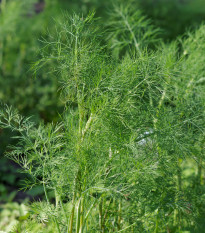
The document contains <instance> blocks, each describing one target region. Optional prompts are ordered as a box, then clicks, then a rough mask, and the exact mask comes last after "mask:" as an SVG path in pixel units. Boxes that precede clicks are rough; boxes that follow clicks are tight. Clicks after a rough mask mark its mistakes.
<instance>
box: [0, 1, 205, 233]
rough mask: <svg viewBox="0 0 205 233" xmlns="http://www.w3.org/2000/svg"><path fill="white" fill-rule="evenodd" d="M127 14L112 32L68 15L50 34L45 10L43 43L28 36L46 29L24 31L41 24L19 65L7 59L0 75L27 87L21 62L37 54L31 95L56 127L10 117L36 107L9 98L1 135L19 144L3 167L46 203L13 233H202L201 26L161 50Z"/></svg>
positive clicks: (156, 37) (137, 18) (152, 32)
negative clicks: (9, 166) (11, 164)
mask: <svg viewBox="0 0 205 233" xmlns="http://www.w3.org/2000/svg"><path fill="white" fill-rule="evenodd" d="M34 2H35V1H34ZM93 2H94V1H93ZM9 3H10V5H8V6H7V7H10V6H11V7H12V4H15V2H14V1H11V2H9ZM55 3H56V2H55V1H54V2H53V4H55ZM56 4H57V3H56ZM105 4H108V3H107V1H105ZM131 4H132V1H128V3H125V2H124V1H118V3H116V4H113V5H112V6H111V7H112V8H111V9H110V11H109V13H108V14H107V19H106V21H107V22H109V23H108V24H104V23H103V20H102V19H99V18H95V14H94V12H90V13H89V14H87V16H86V17H85V16H84V15H83V16H82V14H74V13H72V14H70V13H61V14H60V16H59V17H56V19H55V20H53V21H52V22H51V21H50V20H49V17H50V13H49V8H48V9H47V10H48V11H46V10H45V12H44V13H43V14H46V12H47V14H48V25H49V24H55V25H54V27H51V30H49V32H48V33H47V34H45V35H44V37H43V39H41V41H40V42H39V41H37V40H36V38H33V39H32V41H27V40H26V38H24V37H23V36H22V35H26V33H29V32H30V33H33V32H34V31H35V30H36V31H38V30H39V27H40V26H41V25H40V23H41V20H42V19H41V18H35V17H34V18H32V17H31V18H30V19H29V20H31V21H34V20H39V22H38V24H34V27H36V28H35V30H34V29H33V30H32V31H29V30H27V29H26V25H25V28H23V29H22V32H21V33H22V34H19V39H21V40H22V44H24V46H22V48H20V54H22V58H21V59H20V60H19V63H16V62H13V63H11V62H10V63H9V62H7V60H6V59H7V54H8V56H9V52H8V53H2V54H1V55H2V57H4V59H2V60H0V61H1V62H2V64H3V65H2V69H1V73H3V76H4V77H5V75H8V76H9V75H11V76H13V74H11V72H14V69H17V70H18V72H17V73H16V75H17V76H16V77H17V78H16V79H15V80H17V81H18V80H19V79H20V78H21V77H22V75H23V77H27V75H28V73H26V72H25V70H21V68H22V67H23V69H25V66H21V64H23V63H24V62H25V60H26V56H29V57H30V56H31V57H32V56H34V54H33V53H34V52H35V50H37V49H39V50H40V51H39V55H38V61H37V62H35V63H34V64H33V65H32V68H31V70H30V71H29V74H31V73H32V72H33V73H34V74H35V77H36V79H35V80H36V82H35V84H34V83H33V82H34V81H33V80H32V81H31V82H32V85H29V87H28V89H29V88H30V87H31V90H30V91H29V93H30V94H29V95H33V94H34V93H36V96H37V97H36V98H40V99H39V100H38V103H41V104H37V105H35V104H32V107H33V108H35V109H36V108H37V112H38V113H39V112H41V110H40V109H41V108H42V109H43V112H44V111H45V114H47V112H48V113H49V114H53V116H55V117H54V118H52V117H51V116H46V117H45V118H44V120H45V122H40V123H39V122H38V121H37V120H36V118H34V119H32V117H24V116H23V115H22V113H20V112H19V111H18V110H16V108H14V107H11V106H10V105H11V104H12V105H14V106H15V107H18V108H19V109H20V111H21V110H22V109H24V111H25V110H26V107H25V106H27V105H28V103H29V99H30V98H31V97H29V96H28V99H27V100H26V101H25V102H23V101H22V102H21V101H20V102H19V101H17V103H15V102H12V99H10V98H8V99H9V100H10V101H5V99H4V98H3V100H4V102H5V103H6V104H4V103H2V105H1V108H0V127H1V128H2V129H4V130H10V131H11V132H12V134H13V138H14V139H15V141H16V143H13V145H12V146H10V147H9V148H8V149H7V151H6V156H7V157H9V158H10V159H11V160H14V161H15V162H16V163H17V164H19V165H20V166H21V168H22V170H23V171H24V172H25V173H26V174H27V178H25V180H24V187H25V188H26V189H32V188H33V187H35V186H37V187H43V191H44V194H45V199H43V200H42V201H34V202H32V203H31V204H30V205H29V206H28V207H27V210H25V208H24V207H21V208H20V207H19V209H21V210H22V215H21V216H18V218H19V221H16V222H15V224H14V225H13V229H10V231H9V232H45V233H46V232H58V233H60V232H61V233H64V232H66V233H72V232H76V233H82V232H88V233H92V232H93V233H95V232H102V233H106V232H128V233H129V232H133V233H137V232H139V233H142V232H155V233H160V232H178V233H179V232H203V229H204V223H203V215H204V214H205V199H204V191H205V187H204V175H203V165H204V145H205V144H204V143H205V141H204V130H203V127H204V125H205V111H204V109H205V108H204V107H205V106H204V105H205V95H204V93H205V92H204V91H205V88H204V83H205V78H204V77H205V69H204V64H205V57H204V52H205V39H204V38H205V26H204V25H203V24H202V25H201V26H200V27H199V28H198V29H197V30H196V31H195V32H194V33H188V34H186V36H185V37H184V38H181V39H178V40H176V41H173V42H171V43H169V44H165V43H164V42H163V40H162V39H160V33H162V32H161V31H160V30H159V29H157V28H156V27H155V26H152V23H151V21H150V20H148V19H147V18H146V17H144V16H143V14H142V12H141V11H140V10H138V11H136V10H135V9H134V8H132V7H131V6H132V5H131ZM133 4H134V3H133ZM139 5H140V1H139ZM3 6H4V5H2V10H1V11H2V12H1V15H0V17H2V19H4V17H5V16H4V15H3V13H4V9H3ZM49 6H50V7H51V8H50V9H55V8H52V4H51V3H50V5H49V4H48V7H49ZM55 6H57V5H55ZM16 12H17V11H16ZM16 14H17V13H16ZM18 14H20V15H22V12H21V11H19V12H18ZM103 14H104V13H103ZM13 17H16V19H18V20H20V19H21V17H20V16H19V15H17V16H15V15H13ZM42 17H43V15H42ZM21 20H22V19H21ZM29 20H28V21H29ZM12 22H15V21H12ZM0 23H2V25H3V26H2V28H1V29H0V30H2V31H3V33H2V34H1V35H3V36H2V37H0V43H1V45H2V46H5V49H7V50H8V51H11V50H12V49H14V48H13V47H12V46H14V45H15V43H12V42H11V41H10V39H9V38H10V37H11V36H12V35H13V33H17V31H18V33H20V32H19V30H18V27H17V26H15V25H14V29H12V28H9V30H14V31H11V32H10V31H8V32H7V31H4V30H8V27H7V26H5V27H4V24H5V23H8V21H7V20H5V21H4V20H2V21H1V20H0ZM16 25H18V24H16ZM29 25H30V23H29V22H28V27H29ZM36 25H37V26H36ZM18 26H19V25H18ZM24 30H25V31H24ZM42 30H43V29H42ZM39 34H41V33H40V32H39ZM41 35H42V34H41ZM17 39H18V38H17ZM31 42H32V43H35V44H36V45H35V47H32V46H31V47H30V46H29V45H30V44H29V43H31ZM16 45H17V43H16ZM25 46H28V50H27V51H25V48H26V47H25ZM33 48H35V49H34V51H30V49H31V50H32V49H33ZM16 49H17V48H16ZM18 49H19V48H18ZM1 51H3V50H1ZM28 54H29V55H28ZM14 59H15V58H14ZM24 59H25V60H24ZM8 64H9V65H11V64H12V65H13V66H11V67H7V65H8ZM48 77H49V78H50V79H49V80H50V81H49V82H50V83H47V82H45V83H44V79H45V80H47V78H48ZM8 80H9V79H8ZM0 81H1V82H2V83H4V80H3V79H2V80H0ZM9 82H11V83H12V80H9ZM25 82H26V81H25ZM20 83H21V84H22V83H23V82H20ZM44 84H46V85H44ZM2 85H5V84H2ZM10 85H14V83H12V84H10ZM22 85H25V84H22ZM12 87H13V88H14V89H15V91H16V87H15V86H12ZM28 89H26V90H28ZM57 90H59V92H57ZM38 92H42V96H41V95H39V93H38ZM11 94H12V95H13V92H11ZM3 95H5V96H7V94H6V92H5V93H3ZM16 95H18V93H17V94H16ZM18 96H19V95H18ZM51 97H52V98H54V99H55V101H53V100H51V99H50V98H51ZM22 98H23V100H24V98H25V94H24V95H22ZM41 98H42V100H41ZM57 98H58V99H60V100H61V104H60V101H58V100H57ZM31 99H32V100H35V98H33V97H32V98H31ZM15 100H16V99H15ZM50 100H51V103H52V104H51V103H50V102H49V101H50ZM27 101H28V102H27ZM23 103H25V106H23V107H22V109H21V107H19V106H18V104H23ZM58 106H62V108H58ZM38 107H39V109H38ZM49 107H52V111H49ZM47 108H48V109H47ZM59 109H61V110H60V111H61V113H58V111H59ZM32 111H33V110H32ZM32 111H31V113H32ZM21 112H23V111H21ZM34 112H35V111H34ZM57 116H58V118H57ZM52 119H53V121H52ZM46 121H50V122H49V123H46ZM15 208H16V207H15ZM2 216H3V215H2ZM0 217H1V215H0Z"/></svg>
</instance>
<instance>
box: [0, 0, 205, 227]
mask: <svg viewBox="0 0 205 233" xmlns="http://www.w3.org/2000/svg"><path fill="white" fill-rule="evenodd" d="M116 2H119V3H122V2H124V3H126V4H128V3H129V0H118V1H110V0H102V1H101V0H1V1H0V102H2V103H5V104H8V105H12V106H14V107H15V108H17V109H18V110H19V111H20V113H22V114H23V115H25V116H30V115H32V118H33V120H34V121H36V122H40V121H44V122H51V121H54V122H55V121H57V119H58V117H59V113H61V112H62V109H63V99H62V98H61V96H59V95H58V93H59V92H58V89H59V83H58V80H57V78H56V77H55V75H54V74H53V72H51V70H52V69H53V67H54V66H53V65H52V63H51V62H50V63H49V64H48V65H47V66H44V67H43V68H42V69H41V70H40V71H39V73H38V78H35V72H34V70H33V69H32V65H33V63H34V62H35V61H36V60H38V56H39V51H40V49H41V48H42V46H43V43H42V41H43V40H44V39H47V38H48V37H49V34H50V32H51V31H55V30H56V28H55V26H54V19H55V20H58V19H60V18H61V17H62V15H63V12H65V11H68V12H71V13H72V12H77V13H80V14H82V17H83V15H86V14H87V13H88V12H89V11H91V10H93V9H95V11H96V15H97V16H98V17H102V18H103V20H102V21H103V22H104V27H105V28H106V27H107V25H109V14H110V13H112V10H113V3H115V4H116ZM132 8H133V9H134V10H136V11H137V10H140V11H141V12H142V14H143V15H145V16H147V18H149V19H150V20H151V21H150V22H151V23H152V25H153V26H154V27H156V28H159V31H160V38H162V40H163V41H164V42H165V43H168V42H170V41H173V40H175V39H177V38H181V37H186V34H184V33H185V32H186V31H188V30H189V31H193V30H194V29H195V28H198V27H199V25H200V24H201V22H202V21H203V20H204V19H205V1H204V0H136V1H135V2H134V3H133V1H132ZM104 40H105V41H106V38H104ZM153 48H154V46H153ZM190 62H191V61H190ZM184 69H187V67H185V68H184ZM12 136H14V135H13V134H12ZM14 143H15V140H14V139H11V132H9V131H7V130H0V203H1V207H0V208H5V205H6V206H7V210H8V211H7V212H9V211H10V209H12V208H11V206H9V205H11V203H12V202H18V203H22V202H25V200H32V199H33V198H43V197H42V193H43V192H42V189H41V187H37V188H35V189H33V190H30V191H27V192H26V193H24V192H22V191H20V192H19V190H20V189H21V188H22V185H21V180H22V178H23V177H24V175H23V174H22V173H21V171H20V170H19V167H18V166H17V165H15V164H14V163H12V161H8V159H7V158H5V157H4V152H5V150H6V146H7V145H8V144H14ZM192 174H193V172H192ZM9 203H10V204H9ZM16 209H18V211H17V212H18V214H17V217H19V213H23V212H24V210H23V207H22V206H20V205H17V204H16V203H15V204H14V205H13V209H12V210H11V211H10V212H12V211H14V210H16ZM10 212H9V213H10ZM4 215H5V212H2V213H1V215H0V218H1V217H2V218H3V216H4ZM7 215H8V213H7ZM20 215H21V214H20ZM22 215H23V214H22ZM12 216H14V217H13V218H14V219H15V218H16V215H15V214H13V215H12ZM4 224H8V223H4ZM0 229H1V226H0Z"/></svg>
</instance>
